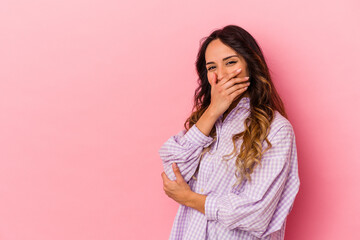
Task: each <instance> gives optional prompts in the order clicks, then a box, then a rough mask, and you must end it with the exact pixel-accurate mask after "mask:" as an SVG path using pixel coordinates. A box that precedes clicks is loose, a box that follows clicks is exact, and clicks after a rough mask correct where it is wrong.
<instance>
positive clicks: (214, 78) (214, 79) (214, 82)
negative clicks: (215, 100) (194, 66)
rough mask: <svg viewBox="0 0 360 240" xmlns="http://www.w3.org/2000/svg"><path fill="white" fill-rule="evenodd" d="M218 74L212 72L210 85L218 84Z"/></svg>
mask: <svg viewBox="0 0 360 240" xmlns="http://www.w3.org/2000/svg"><path fill="white" fill-rule="evenodd" d="M216 78H217V77H216V73H214V72H212V73H210V79H209V82H210V85H211V86H212V85H215V84H216Z"/></svg>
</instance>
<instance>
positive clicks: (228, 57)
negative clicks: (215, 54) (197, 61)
mask: <svg viewBox="0 0 360 240" xmlns="http://www.w3.org/2000/svg"><path fill="white" fill-rule="evenodd" d="M231 57H239V56H238V55H231V56H228V57H226V58H223V61H225V60H226V59H229V58H231ZM211 63H214V62H208V63H206V64H205V65H208V64H211Z"/></svg>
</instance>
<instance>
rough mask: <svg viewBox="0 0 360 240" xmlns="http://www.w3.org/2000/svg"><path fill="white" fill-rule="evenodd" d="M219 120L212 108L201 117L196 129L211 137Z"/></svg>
mask: <svg viewBox="0 0 360 240" xmlns="http://www.w3.org/2000/svg"><path fill="white" fill-rule="evenodd" d="M218 118H219V116H218V115H217V114H215V113H214V112H213V111H212V110H211V109H210V108H208V109H206V111H205V112H204V113H203V115H201V117H200V119H199V120H198V121H197V122H196V124H195V125H196V127H197V128H198V129H199V130H200V131H201V132H202V133H203V134H205V135H206V136H209V134H210V132H211V129H212V128H213V127H214V124H215V122H216V120H217V119H218Z"/></svg>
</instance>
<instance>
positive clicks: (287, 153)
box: [159, 97, 300, 240]
mask: <svg viewBox="0 0 360 240" xmlns="http://www.w3.org/2000/svg"><path fill="white" fill-rule="evenodd" d="M249 109H250V99H249V98H248V97H243V98H242V99H241V100H240V101H239V103H238V105H237V106H236V107H235V108H234V109H233V110H232V111H231V112H230V113H229V114H228V116H227V117H226V119H225V121H224V122H222V118H223V115H221V116H220V117H219V118H218V120H217V121H216V123H215V127H216V134H217V137H216V138H215V139H214V138H212V137H210V136H206V135H204V134H203V133H202V132H201V131H200V130H199V129H198V128H197V127H196V125H195V124H194V125H193V126H192V127H191V128H190V129H189V130H188V131H187V132H186V130H185V129H184V130H182V131H180V132H179V133H178V134H177V135H174V136H172V137H170V138H169V139H168V140H167V141H166V142H165V143H164V144H163V145H162V146H161V148H160V150H159V154H160V158H161V159H162V162H163V166H164V171H165V173H166V175H167V176H168V177H169V178H170V179H171V180H175V175H174V172H173V170H172V166H171V164H172V163H173V162H176V163H177V165H178V167H179V169H180V172H181V174H182V176H183V177H184V179H185V181H187V182H188V184H189V186H190V187H191V189H192V191H194V192H196V193H200V194H203V195H207V198H206V201H205V214H203V213H201V212H199V211H197V210H195V209H192V208H189V207H186V206H184V205H180V206H179V209H178V211H177V214H176V217H175V220H174V223H173V227H172V230H171V234H170V238H169V239H174V240H180V239H181V240H185V239H186V240H202V239H221V240H230V239H241V240H255V239H264V240H283V239H284V235H285V225H286V219H287V216H288V214H289V213H290V211H291V209H292V206H293V203H294V200H295V197H296V195H297V193H298V190H299V187H300V180H299V176H298V163H297V152H296V143H295V135H294V131H293V128H292V125H291V124H290V122H289V121H288V120H287V119H286V118H284V117H283V116H282V115H281V114H280V113H279V112H277V111H275V118H274V120H273V122H272V123H271V126H270V133H269V135H268V139H269V141H270V142H271V144H272V148H270V149H269V150H268V151H267V152H266V153H265V154H264V155H263V157H262V159H261V162H262V167H261V166H260V165H258V166H256V167H255V169H254V172H253V173H252V174H251V178H252V182H251V183H250V182H248V181H247V180H244V181H243V183H242V184H241V185H240V186H238V187H234V188H233V187H232V185H233V184H234V183H235V182H236V176H235V157H233V158H232V159H231V160H229V161H228V162H227V163H226V162H224V161H221V156H223V155H225V154H229V153H231V152H232V150H233V144H232V140H231V137H232V135H234V134H235V133H240V132H242V131H243V129H244V125H243V123H244V120H245V119H246V117H247V116H248V114H249V113H250V111H249ZM213 140H214V141H213ZM241 142H242V140H238V143H237V150H239V148H240V146H241ZM210 145H211V149H210V151H209V152H207V153H205V154H204V156H203V158H202V160H201V161H199V160H200V153H201V151H202V150H203V148H204V147H207V146H210ZM266 146H267V144H266V142H264V143H263V147H264V149H265V148H266ZM199 162H200V168H199V171H198V172H197V173H196V174H195V175H194V173H195V170H196V168H197V166H198V164H199ZM193 175H194V176H195V177H196V179H197V180H195V179H194V178H192V176H193Z"/></svg>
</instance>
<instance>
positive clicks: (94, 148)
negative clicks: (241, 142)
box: [0, 0, 360, 240]
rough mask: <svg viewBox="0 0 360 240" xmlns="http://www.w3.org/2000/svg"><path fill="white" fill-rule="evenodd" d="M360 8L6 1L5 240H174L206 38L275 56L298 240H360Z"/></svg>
mask: <svg viewBox="0 0 360 240" xmlns="http://www.w3.org/2000/svg"><path fill="white" fill-rule="evenodd" d="M359 16H360V3H359V1H356V0H353V1H351V0H346V1H340V0H339V1H313V0H305V1H297V2H296V3H295V2H294V1H286V0H277V1H259V0H254V1H225V2H220V1H212V0H207V1H190V0H186V1H184V0H183V1H160V0H153V1H142V2H139V1H133V2H132V3H130V1H128V2H126V3H125V2H124V1H114V0H113V1H100V0H93V1H85V0H71V1H69V0H68V1H66V0H57V1H46V0H33V1H25V0H18V1H13V0H2V1H1V3H0V30H1V34H0V114H1V115H0V160H1V166H0V239H1V240H49V239H51V240H63V239H67V240H73V239H74V240H75V239H76V240H78V239H84V240H85V239H86V240H95V239H96V240H103V239H109V240H112V239H114V240H115V239H156V240H157V239H167V238H168V236H169V233H170V229H171V226H172V222H173V219H174V216H175V213H176V210H177V207H178V205H177V203H175V202H173V201H172V200H171V199H169V198H168V197H167V196H166V195H165V194H164V192H163V189H162V180H161V177H160V174H161V172H162V165H161V160H160V158H159V156H158V149H159V148H160V146H161V145H162V144H163V142H165V141H166V140H167V139H168V138H169V137H170V136H171V135H174V134H176V133H177V132H178V131H180V130H181V129H182V127H183V123H184V121H185V119H186V117H187V116H188V115H189V113H190V110H191V106H192V98H193V93H194V90H195V87H196V78H197V76H196V73H195V65H194V62H195V58H196V54H197V51H198V48H199V41H200V39H201V38H202V37H205V36H207V35H208V34H210V32H211V31H212V30H215V29H217V28H220V27H223V26H225V25H227V24H236V25H239V26H242V27H244V28H245V29H247V30H248V31H249V32H250V33H251V34H252V35H253V36H254V37H255V38H256V39H257V41H258V42H259V44H260V45H261V47H262V49H263V51H264V54H265V56H266V59H267V61H268V64H269V67H270V68H271V70H272V74H273V78H274V81H275V84H276V86H277V88H278V90H279V92H280V94H281V96H282V98H283V100H284V102H285V104H286V107H287V111H288V114H289V119H290V121H291V122H292V124H293V126H294V129H295V134H296V138H297V146H298V156H299V173H300V180H301V187H300V192H299V194H298V197H297V199H296V201H295V205H294V208H293V211H292V213H291V215H290V216H289V218H288V223H287V232H286V239H287V240H304V239H309V240H312V239H314V240H322V239H326V240H338V239H360V234H359V222H360V219H359V216H360V207H359V205H358V204H359V202H360V192H359V189H360V187H359V183H357V181H359V180H360V177H359V176H360V175H359V170H360V155H359V151H358V150H359V149H358V146H357V145H358V143H359V139H358V137H359V133H360V131H359V130H360V127H359V122H360V114H359V106H358V104H359V101H358V99H357V97H358V96H359V90H360V89H359V88H360V83H359V80H360V79H359V77H358V74H357V73H356V72H357V70H359V54H360V46H359V43H360V31H359V29H360V26H359V23H360V17H359Z"/></svg>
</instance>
